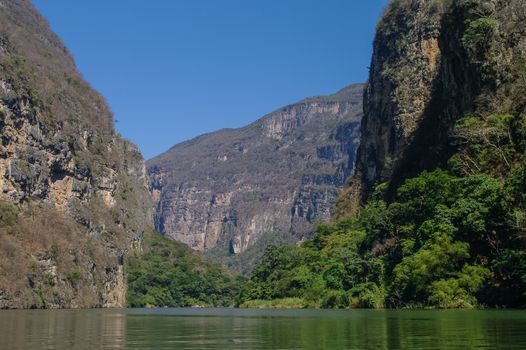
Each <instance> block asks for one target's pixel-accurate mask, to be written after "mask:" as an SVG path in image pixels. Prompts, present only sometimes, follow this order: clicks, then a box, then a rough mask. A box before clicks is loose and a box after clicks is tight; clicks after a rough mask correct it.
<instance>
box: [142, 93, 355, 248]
mask: <svg viewBox="0 0 526 350" xmlns="http://www.w3.org/2000/svg"><path fill="white" fill-rule="evenodd" d="M362 91H363V85H361V84H357V85H351V86H349V87H346V88H345V89H343V90H341V91H339V92H338V93H336V94H334V95H331V96H323V97H313V98H308V99H305V100H302V101H300V102H298V103H295V104H292V105H289V106H286V107H284V108H281V109H279V110H277V111H275V112H273V113H270V114H268V115H266V116H264V117H263V118H261V119H259V120H257V121H256V122H254V123H252V124H250V125H248V126H246V127H243V128H239V129H224V130H219V131H217V132H213V133H210V134H206V135H202V136H199V137H197V138H195V139H193V140H190V141H187V142H183V143H181V144H178V145H176V146H174V147H172V148H171V149H170V150H168V151H167V152H165V153H163V154H161V155H159V156H157V157H155V158H153V159H151V160H149V161H148V162H147V166H148V172H149V174H150V178H151V188H152V190H153V196H154V202H155V225H156V227H157V229H158V230H159V231H160V232H161V233H162V234H163V235H165V236H166V237H170V238H173V239H175V240H178V241H181V242H183V243H186V244H188V245H189V246H190V247H192V248H193V249H196V250H200V251H209V250H211V249H213V248H215V249H214V251H216V253H218V254H219V255H222V254H223V255H224V254H238V253H241V252H244V251H246V250H247V249H248V248H249V247H252V246H254V244H256V243H257V242H258V241H259V240H260V238H261V237H262V236H268V235H281V236H283V237H282V239H284V240H287V241H289V242H290V241H298V240H300V239H301V238H302V237H303V235H304V234H306V233H308V232H309V231H310V230H312V224H314V223H316V222H318V221H321V220H324V219H327V218H328V217H329V215H330V211H331V208H332V206H333V204H334V202H335V201H336V199H337V198H338V195H339V192H340V189H341V188H343V187H344V186H345V185H346V181H347V178H348V177H349V176H350V175H351V174H352V172H353V166H354V158H355V153H356V149H357V147H358V141H359V135H360V133H359V131H360V119H361V117H362ZM262 249H264V247H262Z"/></svg>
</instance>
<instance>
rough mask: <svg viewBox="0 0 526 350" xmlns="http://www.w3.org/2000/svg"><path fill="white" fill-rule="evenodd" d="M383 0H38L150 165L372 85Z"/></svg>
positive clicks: (120, 126)
mask: <svg viewBox="0 0 526 350" xmlns="http://www.w3.org/2000/svg"><path fill="white" fill-rule="evenodd" d="M387 2H388V0H89V1H87V0H86V1H80V0H78V1H71V0H33V3H34V4H35V5H36V7H37V8H38V9H39V10H40V12H41V13H42V14H43V15H44V17H46V18H47V20H48V21H49V23H50V25H51V28H52V29H53V30H54V31H55V32H56V33H57V34H58V35H59V36H60V37H61V38H62V40H63V41H64V43H65V44H66V46H67V47H68V48H69V50H70V51H71V53H72V54H73V56H74V57H75V60H76V63H77V66H78V68H79V70H80V72H81V74H82V75H83V76H84V78H85V79H86V80H87V81H88V82H89V83H90V84H91V85H92V86H93V87H94V88H95V89H96V90H98V91H99V92H100V93H102V95H103V96H104V97H105V98H106V100H107V101H108V103H109V105H110V107H111V109H112V111H113V113H114V117H115V120H116V127H117V131H118V132H119V133H120V134H121V135H123V136H124V137H125V138H128V139H130V140H131V141H133V142H134V143H135V144H137V145H138V146H139V148H140V149H141V151H142V153H143V155H144V157H145V158H146V159H149V158H151V157H153V156H155V155H158V154H160V153H162V152H164V151H166V150H167V149H169V148H170V147H172V146H173V145H175V144H177V143H179V142H182V141H185V140H188V139H191V138H193V137H195V136H198V135H200V134H203V133H206V132H211V131H214V130H218V129H221V128H233V127H241V126H244V125H247V124H249V123H251V122H253V121H255V120H257V119H259V118H260V117H262V116H264V115H265V114H268V113H270V112H272V111H274V110H275V109H277V108H279V107H282V106H285V105H287V104H290V103H294V102H296V101H298V100H301V99H303V98H305V97H309V96H317V95H326V94H331V93H333V92H336V91H338V90H339V89H341V88H343V87H345V86H347V85H349V84H351V83H357V82H365V81H366V80H367V74H368V66H369V64H370V57H371V54H372V40H373V37H374V31H375V27H376V24H377V22H378V20H379V18H380V16H381V14H382V12H383V9H384V8H385V6H386V5H387Z"/></svg>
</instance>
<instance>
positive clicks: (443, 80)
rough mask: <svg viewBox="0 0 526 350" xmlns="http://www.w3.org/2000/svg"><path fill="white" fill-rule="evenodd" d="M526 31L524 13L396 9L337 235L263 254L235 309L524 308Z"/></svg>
mask: <svg viewBox="0 0 526 350" xmlns="http://www.w3.org/2000/svg"><path fill="white" fill-rule="evenodd" d="M525 21H526V2H525V1H523V0H437V1H429V0H393V1H391V3H390V4H389V6H388V7H387V9H386V11H385V14H384V16H383V18H382V19H381V21H380V22H379V24H378V27H377V33H376V37H375V40H374V44H373V48H374V50H373V57H372V61H371V62H372V63H371V69H370V75H369V82H368V84H367V88H366V90H365V96H364V118H363V121H362V133H361V140H360V148H359V150H358V153H357V161H356V172H355V175H354V176H353V178H352V179H351V181H350V185H349V186H348V187H347V188H346V189H345V191H344V192H343V194H342V196H341V197H340V199H339V200H338V203H337V207H336V210H335V215H334V216H333V224H332V225H330V226H321V227H320V228H318V230H317V232H316V234H315V235H314V236H313V237H312V238H311V239H308V240H306V241H305V242H303V243H302V244H301V245H300V246H281V247H271V248H269V249H268V250H267V251H266V253H265V255H264V256H263V258H262V259H261V262H260V263H259V264H258V265H257V266H256V267H255V268H254V270H253V272H252V275H251V278H250V281H249V282H248V283H247V284H246V286H245V287H244V288H243V290H242V292H241V295H240V298H239V300H240V303H242V304H243V305H245V306H252V307H254V306H265V305H266V306H268V305H291V306H293V307H332V308H350V307H368V308H381V307H394V308H413V307H426V308H430V307H432V308H472V307H480V306H482V307H484V306H491V307H526V264H525V261H526V260H525V259H526V196H525V193H526V162H525V161H526V27H525V26H524V23H525ZM276 299H279V300H276ZM282 299H284V300H282Z"/></svg>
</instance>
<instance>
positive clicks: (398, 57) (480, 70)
mask: <svg viewBox="0 0 526 350" xmlns="http://www.w3.org/2000/svg"><path fill="white" fill-rule="evenodd" d="M524 7H525V3H524V1H522V0H516V1H474V0H453V1H450V0H440V1H424V0H411V1H393V2H392V4H391V5H390V6H389V7H388V9H387V12H386V15H385V16H384V18H383V19H382V21H381V22H380V23H379V25H378V31H377V35H376V38H375V41H374V54H373V59H372V62H371V72H370V79H369V84H368V87H367V90H366V97H365V101H364V114H365V116H364V120H363V125H362V139H361V147H360V149H359V151H358V155H357V162H356V176H355V178H354V181H353V183H352V185H351V186H350V187H349V188H348V189H347V191H346V194H345V195H344V196H343V197H342V200H341V201H340V211H339V212H340V214H342V215H345V213H347V214H349V213H355V212H356V209H357V208H358V207H359V205H360V203H364V201H365V200H367V198H368V197H369V195H370V194H371V191H372V190H373V188H374V187H375V186H376V185H378V184H380V183H383V182H389V183H390V190H391V194H392V192H393V190H394V189H395V188H396V187H397V186H398V185H400V184H401V182H402V181H403V179H405V178H408V177H411V176H415V175H417V174H418V173H420V172H421V171H422V170H424V169H434V168H435V167H437V166H441V167H444V166H446V163H447V162H448V161H449V160H450V158H451V156H452V155H454V154H456V153H457V152H459V151H462V150H461V148H462V146H463V145H462V144H463V143H464V144H465V142H464V141H465V140H459V139H458V137H457V136H458V135H455V132H454V129H455V123H457V122H458V121H459V120H460V119H461V118H463V117H466V116H477V117H480V118H481V119H484V118H487V116H489V115H491V114H504V113H511V114H520V113H521V111H520V110H516V109H517V108H521V103H522V102H521V101H522V98H520V93H521V90H520V88H521V86H520V84H518V82H520V81H521V80H523V79H524V78H523V74H524V73H523V72H524V68H523V66H524V45H525V43H524V32H523V30H522V27H521V25H520V23H521V22H520V21H521V20H523V19H524V16H525V14H524V11H525V8H524ZM459 146H460V147H459ZM463 161H465V162H468V163H469V162H470V160H468V159H467V158H465V157H464V159H463ZM471 166H472V167H475V169H476V168H477V166H478V165H474V164H471ZM465 167H467V165H466V166H465ZM479 168H480V167H479ZM508 168H509V167H508ZM479 170H484V171H487V172H488V173H492V174H494V175H497V174H499V172H500V171H502V169H501V168H498V169H491V167H488V168H487V169H479ZM508 170H509V169H508ZM464 173H465V174H466V171H464ZM471 173H473V171H471Z"/></svg>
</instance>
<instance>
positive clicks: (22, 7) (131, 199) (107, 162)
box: [0, 0, 152, 308]
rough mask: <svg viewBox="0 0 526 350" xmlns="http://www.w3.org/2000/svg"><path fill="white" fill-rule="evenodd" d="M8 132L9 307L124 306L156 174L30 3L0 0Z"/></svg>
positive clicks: (2, 233)
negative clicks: (131, 254)
mask: <svg viewBox="0 0 526 350" xmlns="http://www.w3.org/2000/svg"><path fill="white" fill-rule="evenodd" d="M0 130H1V139H0V204H1V205H0V206H1V208H0V308H19V307H25V308H27V307H93V306H104V307H112V306H123V305H124V302H125V290H126V288H125V279H124V275H123V260H124V257H125V255H126V253H127V252H128V251H129V250H133V249H136V248H139V247H140V245H141V241H142V236H143V234H144V232H145V230H146V229H147V227H148V225H152V222H151V216H152V210H151V209H150V206H151V201H150V199H149V195H148V182H147V178H148V176H147V173H146V167H145V164H144V161H143V159H142V156H141V154H140V153H139V151H138V150H137V148H136V147H135V146H134V145H132V144H131V143H129V142H128V141H126V140H123V139H122V138H121V137H120V136H119V135H118V134H117V133H116V132H115V131H114V128H113V120H112V115H111V112H110V110H109V108H108V106H107V105H106V103H105V101H104V100H103V98H102V97H101V96H100V95H99V94H98V93H96V92H95V91H94V90H93V89H92V88H91V87H90V86H89V85H88V84H87V83H86V82H85V81H84V80H83V79H82V77H81V76H80V74H79V73H78V72H77V70H76V68H75V64H74V61H73V58H72V57H71V55H70V54H69V53H68V51H67V49H66V48H65V47H64V45H63V44H62V43H61V41H60V39H59V38H58V37H57V36H56V35H55V34H54V33H53V32H52V31H51V30H50V29H49V27H48V25H47V23H46V21H45V20H44V19H43V18H42V17H41V16H40V15H39V14H38V12H37V11H36V10H35V9H34V8H33V6H32V5H31V3H30V2H29V1H26V0H9V1H0Z"/></svg>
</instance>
